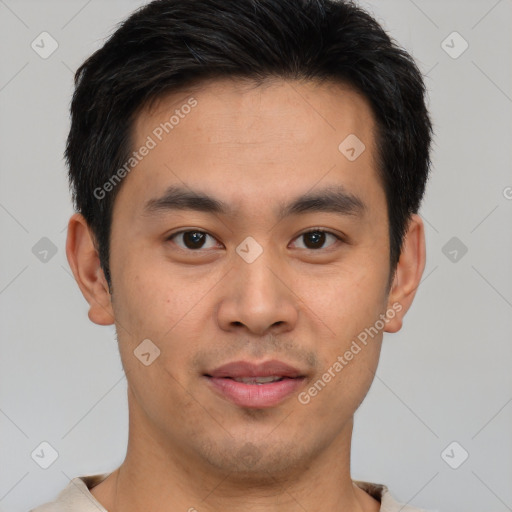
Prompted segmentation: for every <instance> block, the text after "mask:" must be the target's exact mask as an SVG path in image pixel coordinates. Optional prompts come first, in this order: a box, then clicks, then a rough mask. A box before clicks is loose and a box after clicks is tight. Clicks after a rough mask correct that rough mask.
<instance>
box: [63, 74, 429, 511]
mask: <svg viewBox="0 0 512 512" xmlns="http://www.w3.org/2000/svg"><path fill="white" fill-rule="evenodd" d="M191 95H193V97H194V98H195V99H196V100H197V102H198V104H197V106H196V107H195V108H194V109H192V111H191V112H190V114H188V115H187V116H185V117H184V119H181V120H180V123H179V125H177V126H175V128H174V129H173V131H172V132H170V133H169V134H168V135H166V136H165V137H164V138H163V140H162V141H161V142H159V143H158V145H157V146H156V147H155V148H154V149H152V150H151V151H150V152H149V154H148V155H147V156H146V157H145V158H144V159H143V160H142V161H141V162H140V163H139V164H138V165H137V166H136V167H135V168H134V170H133V171H132V172H131V173H130V174H128V175H127V176H126V178H124V180H123V183H122V185H121V189H120V191H119V194H118V196H117V198H116V200H115V203H114V213H113V222H112V231H111V256H110V268H111V275H112V284H113V295H112V296H111V295H110V294H109V292H108V286H107V283H106V281H105V278H104V275H103V272H102V270H101V267H100V265H99V260H98V255H97V252H96V249H95V245H94V243H93V236H92V233H91V231H90V230H89V228H88V226H87V223H86V222H85V220H84V219H83V217H82V216H81V215H80V214H75V215H73V216H72V217H71V219H70V221H69V226H68V240H67V256H68V260H69V263H70V266H71V269H72V271H73V273H74V276H75V278H76V281H77V283H78V285H79V287H80V289H81V291H82V293H83V295H84V297H85V298H86V300H87V301H88V303H89V305H90V309H89V318H90V320H91V321H92V322H94V323H96V324H98V325H110V324H112V323H114V322H115V325H116V329H117V333H118V342H119V350H120V355H121V359H122V363H123V366H124V369H125V372H126V377H127V382H128V403H129V442H128V449H127V455H126V458H125V460H124V462H123V464H122V465H121V466H120V467H119V468H118V469H117V470H115V471H114V472H113V473H112V474H111V475H110V476H109V477H108V478H107V479H106V480H104V481H103V482H102V483H100V484H99V485H97V486H96V487H94V488H93V489H92V491H91V492H92V494H93V496H94V497H95V498H96V499H97V500H98V501H99V502H100V503H101V504H102V505H103V506H104V507H105V508H107V509H108V510H109V512H120V511H121V510H122V511H123V512H132V511H133V512H135V511H137V510H143V509H144V510H151V511H152V512H170V511H174V510H189V509H191V508H192V507H194V508H195V509H196V510H198V511H199V512H202V511H205V512H206V511H223V512H229V511H232V510H233V511H234V510H239V509H240V508H243V509H244V510H246V511H263V510H265V511H280V512H288V511H299V510H300V511H303V510H307V511H309V512H314V511H320V510H333V511H334V510H336V511H345V512H349V511H350V512H356V511H357V512H360V511H365V512H366V511H377V510H379V508H380V504H379V503H378V502H377V501H376V500H375V499H374V498H372V497H370V496H369V495H368V494H367V493H365V492H364V491H363V490H361V489H360V488H359V487H357V486H356V485H355V484H354V483H353V482H352V480H351V475H350V446H351V436H352V427H353V416H354V412H355V411H356V410H357V408H358V407H359V405H360V403H361V402H362V400H363V399H364V397H365V396H366V394H367V392H368V390H369V388H370V385H371V383H372V381H373V378H374V373H375V371H376V369H377V365H378V360H379V355H380V349H381V343H382V330H381V331H380V332H379V334H378V335H377V336H375V337H374V338H373V339H371V340H370V341H369V342H368V344H367V345H366V346H364V348H363V349H362V350H361V351H360V352H359V353H358V354H357V355H355V356H354V357H353V359H352V360H351V361H349V362H348V364H347V365H346V366H344V367H343V369H342V371H340V372H338V373H337V374H336V377H335V378H332V379H331V381H330V382H329V383H328V384H327V385H326V386H325V387H324V388H323V389H322V390H321V392H319V393H318V394H317V395H316V396H315V397H314V398H312V399H311V401H310V402H309V403H308V404H307V405H305V404H302V403H300V401H299V400H298V393H294V394H293V395H292V396H290V397H288V398H287V399H286V400H285V401H283V402H282V403H280V404H279V405H277V406H275V407H271V408H267V409H247V408H242V407H239V406H237V405H234V404H233V403H232V402H230V401H228V400H226V399H224V398H223V397H221V396H219V395H217V394H216V393H214V392H212V390H211V389H210V386H208V385H207V383H206V382H205V378H204V377H203V373H204V372H205V371H206V370H208V369H212V368H216V367H218V366H220V365H222V364H225V363H227V362H230V361H236V360H249V361H252V362H261V361H266V360H269V359H279V360H281V361H284V362H286V363H288V364H291V365H292V366H295V367H297V368H299V369H301V370H302V371H304V373H306V374H307V378H306V379H305V382H304V383H303V386H302V387H301V388H300V389H299V392H303V391H305V390H306V391H307V390H308V389H309V388H310V387H311V386H312V385H313V383H314V382H316V381H317V380H318V379H319V378H321V377H322V375H323V374H324V373H325V372H326V371H327V369H328V368H329V367H332V365H333V363H334V362H335V361H336V360H337V357H338V356H340V355H343V354H344V353H345V352H346V351H347V350H348V349H349V348H350V346H351V343H352V341H353V340H354V339H356V338H357V335H358V334H359V333H361V332H362V331H364V329H365V328H368V327H370V326H373V325H375V322H376V320H378V319H379V315H381V314H385V313H386V311H387V310H389V309H390V308H391V309H393V304H395V308H396V304H399V305H400V307H401V310H400V311H399V312H396V314H395V316H394V318H393V319H390V320H389V321H388V322H387V323H386V325H385V327H384V331H386V332H396V331H398V330H400V328H401V327H402V320H403V316H404V315H405V313H406V312H407V310H408V309H409V307H410V305H411V303H412V301H413V298H414V295H415V291H416V289H417V287H418V285H419V282H420V278H421V275H422V273H423V270H424V266H425V236H424V229H423V224H422V221H421V219H420V217H418V216H417V215H413V216H412V218H411V221H410V224H409V229H408V232H407V236H406V239H405V243H404V247H403V250H402V254H401V258H400V262H399V264H398V267H397V272H396V275H395V278H394V280H393V283H392V286H391V289H389V288H388V286H387V285H388V279H389V277H390V265H389V237H388V219H387V214H386V212H387V210H386V199H385V195H384V190H383V188H382V185H381V182H380V180H379V178H378V176H377V172H376V150H375V145H374V135H373V134H374V129H375V122H374V118H373V114H372V111H371V109H370V107H369V105H368V103H367V101H366V100H365V99H364V97H362V96H361V95H360V94H358V93H357V92H356V91H354V90H352V89H351V88H350V87H348V86H346V85H340V84H332V83H322V84H320V83H313V82H298V81H284V80H274V81H272V82H269V83H266V84H264V85H263V86H259V87H256V86H254V84H253V85H248V84H247V83H245V82H242V81H240V80H238V81H234V80H218V81H213V82H209V83H206V84H202V85H201V87H196V88H195V89H194V90H192V89H189V90H187V91H181V93H180V94H173V95H168V96H166V97H164V98H161V99H160V100H159V101H158V102H157V103H156V104H155V105H153V107H152V108H151V109H145V110H143V111H142V112H141V113H140V114H139V115H138V117H137V119H136V122H135V124H134V127H133V128H134V144H133V146H134V148H139V147H140V146H141V145H142V144H144V141H145V140H146V138H147V136H148V135H149V134H151V133H152V130H154V128H155V127H156V126H158V125H159V123H160V122H163V121H165V120H168V119H169V117H170V115H172V113H173V111H174V110H175V109H176V108H180V106H181V105H183V104H184V103H185V102H186V101H187V99H188V98H189V97H190V96H191ZM348 134H356V135H357V137H358V138H359V139H360V140H361V141H363V142H364V144H365V146H366V150H365V151H364V152H363V153H362V154H361V155H360V156H359V157H358V158H357V159H356V160H355V161H352V162H351V161H349V160H348V159H347V158H346V157H345V156H344V155H343V154H342V153H341V152H340V151H339V150H338V146H339V144H340V142H341V141H342V140H344V139H345V137H346V136H347V135H348ZM183 184H185V185H186V186H187V187H189V188H191V189H194V190H199V191H201V192H206V193H208V194H211V195H213V196H215V197H217V198H219V199H221V200H223V201H225V202H226V203H228V204H229V205H230V206H231V207H232V208H233V209H234V212H235V213H234V215H220V214H218V215H216V214H211V213H205V212H197V211H165V212H160V214H159V215H157V216H145V215H144V214H143V206H144V204H145V203H146V201H148V200H149V199H151V198H154V197H159V196H160V195H161V194H162V193H163V192H164V191H165V190H166V188H167V187H168V186H169V185H183ZM325 185H342V186H343V187H344V188H345V190H346V191H348V192H350V193H351V194H353V195H355V196H357V197H359V198H360V199H361V200H362V201H363V202H364V204H365V205H366V208H365V210H364V213H363V214H362V215H360V216H356V215H339V214H336V213H329V212H327V213H326V212H312V213H311V212H310V213H306V214H302V215H294V216H290V217H288V218H284V219H282V220H280V221H277V220H276V217H275V214H274V213H275V212H274V209H275V207H276V205H277V204H280V203H286V202H288V201H291V200H292V199H293V198H295V197H297V196H299V195H301V194H303V193H305V192H308V191H310V190H315V189H317V188H319V187H323V186H325ZM185 228H189V230H192V231H193V230H201V231H204V232H206V233H208V234H209V235H210V236H208V237H206V240H205V246H204V248H200V249H190V248H188V249H187V246H186V245H185V243H186V240H184V238H183V236H178V237H175V238H174V239H171V240H167V238H168V237H169V236H170V235H171V234H173V233H176V232H178V231H180V229H185ZM310 228H322V229H324V230H328V231H331V232H333V233H335V234H339V235H343V236H344V240H345V242H340V241H337V240H336V239H335V238H334V237H332V236H331V235H326V239H325V241H324V242H323V245H322V243H321V242H320V243H319V244H318V247H319V248H316V249H315V248H313V249H308V245H306V244H308V243H309V244H310V246H311V239H310V238H307V237H304V236H300V235H301V234H302V233H304V232H305V231H307V230H308V229H310ZM248 236H251V237H253V238H254V239H255V240H256V241H257V242H258V243H259V244H260V246H261V247H262V248H263V253H262V254H261V255H260V256H259V257H258V258H257V259H256V260H255V261H254V262H252V263H250V264H249V263H247V262H246V261H245V260H244V259H242V258H241V257H240V256H239V255H238V254H237V252H236V251H235V249H236V248H237V246H238V245H239V244H240V243H241V242H242V241H243V240H244V239H245V238H246V237H248ZM180 247H181V249H180ZM188 247H190V245H189V246H188ZM187 251H188V252H187ZM194 251H195V252H194ZM198 251H199V254H198ZM147 338H149V339H150V340H152V342H153V343H154V344H155V345H156V346H158V348H159V349H160V355H159V357H157V358H156V359H155V360H154V361H153V362H152V363H151V364H150V365H149V366H145V365H144V364H141V361H140V360H139V359H138V358H137V357H135V355H134V350H135V349H136V348H137V346H138V345H139V344H140V343H141V341H142V340H144V339H147ZM244 453H245V454H247V453H249V454H252V455H253V458H252V459H250V458H249V459H247V458H246V459H243V458H242V457H241V455H242V454H244Z"/></svg>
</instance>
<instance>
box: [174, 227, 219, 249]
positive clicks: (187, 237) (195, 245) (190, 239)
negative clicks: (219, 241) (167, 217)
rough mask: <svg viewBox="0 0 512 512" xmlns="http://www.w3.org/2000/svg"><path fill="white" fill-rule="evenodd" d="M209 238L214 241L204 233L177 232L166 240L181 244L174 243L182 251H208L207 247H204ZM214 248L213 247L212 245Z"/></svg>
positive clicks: (192, 231)
mask: <svg viewBox="0 0 512 512" xmlns="http://www.w3.org/2000/svg"><path fill="white" fill-rule="evenodd" d="M208 237H210V238H211V239H212V240H215V239H214V238H213V237H212V236H210V235H209V234H208V233H205V232H204V231H196V230H190V231H179V232H178V233H174V234H173V235H171V236H170V237H169V238H168V239H167V240H173V239H176V240H179V241H180V242H181V244H180V243H178V242H174V243H176V245H177V246H178V247H180V248H181V249H184V250H191V251H194V250H198V249H205V248H206V249H208V248H209V247H207V246H206V247H205V244H206V240H207V239H208ZM214 246H215V245H214Z"/></svg>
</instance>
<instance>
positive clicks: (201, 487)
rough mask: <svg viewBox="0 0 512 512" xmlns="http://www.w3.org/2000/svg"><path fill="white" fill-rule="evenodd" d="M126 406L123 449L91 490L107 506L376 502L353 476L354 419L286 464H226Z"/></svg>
mask: <svg viewBox="0 0 512 512" xmlns="http://www.w3.org/2000/svg"><path fill="white" fill-rule="evenodd" d="M135 416H136V415H134V414H130V434H129V441H128V450H127V456H126V458H125V460H124V462H123V464H122V465H121V466H120V467H119V468H118V469H117V470H116V471H114V472H113V473H112V474H111V475H109V477H108V478H107V479H106V480H105V481H104V482H102V483H101V484H99V485H98V486H97V487H95V488H94V489H93V490H92V491H91V493H92V494H93V496H94V497H95V498H96V499H97V500H98V501H99V502H100V503H101V504H102V505H103V506H104V507H105V508H106V509H107V510H108V511H109V512H121V511H122V512H136V511H140V510H151V511H152V512H171V511H175V510H182V511H189V512H196V511H197V512H220V511H222V512H231V511H235V510H236V511H238V510H240V509H243V510H245V511H246V512H260V511H265V512H278V511H279V512H298V511H300V512H303V511H304V510H307V511H308V512H316V511H318V512H320V511H325V510H332V511H338V512H377V511H379V510H380V504H379V503H378V502H377V501H376V500H375V499H374V498H372V497H371V496H369V495H368V494H367V493H365V492H364V491H363V490H362V489H360V488H359V487H357V486H356V485H355V484H353V482H352V479H351V476H350V444H351V437H352V427H353V421H352V420H350V421H349V422H347V424H346V425H345V427H344V428H343V430H342V431H341V432H340V433H339V435H338V436H336V437H335V439H334V441H333V442H332V443H331V444H329V445H327V446H323V447H322V448H321V449H319V450H318V451H317V452H315V454H314V457H310V458H309V459H307V460H304V461H302V462H299V463H297V464H294V465H293V466H292V467H289V468H287V470H281V471H280V472H274V471H271V470H268V469H267V470H264V471H263V470H262V471H251V470H249V469H248V470H247V471H246V472H245V473H240V472H239V471H237V472H235V471H232V472H231V473H230V472H227V471H223V470H220V469H219V468H216V467H213V466H212V465H211V464H210V463H209V462H207V461H205V460H204V459H201V458H200V457H199V456H198V455H197V454H195V453H192V452H187V451H186V449H183V447H182V446H179V443H176V446H173V445H172V443H170V442H169V441H168V440H166V439H162V438H159V433H158V432H155V429H149V428H148V425H147V424H145V423H144V422H143V421H140V417H135Z"/></svg>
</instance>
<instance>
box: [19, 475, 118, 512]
mask: <svg viewBox="0 0 512 512" xmlns="http://www.w3.org/2000/svg"><path fill="white" fill-rule="evenodd" d="M109 474H110V473H101V474H95V475H85V476H79V477H76V478H73V479H72V480H71V481H70V482H69V484H68V485H67V486H66V487H65V488H64V489H63V490H62V491H61V492H60V493H59V495H58V496H57V498H56V499H55V501H51V502H47V503H44V504H42V505H39V506H38V507H36V508H33V509H31V510H30V511H29V512H98V511H99V512H107V511H106V510H105V508H104V507H103V506H102V505H101V503H99V502H98V501H97V500H96V499H95V498H94V496H93V495H92V494H91V492H90V491H89V489H92V487H94V486H96V485H98V484H99V483H100V482H102V481H103V480H105V478H107V476H108V475H109Z"/></svg>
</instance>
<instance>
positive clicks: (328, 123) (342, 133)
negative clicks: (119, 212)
mask: <svg viewBox="0 0 512 512" xmlns="http://www.w3.org/2000/svg"><path fill="white" fill-rule="evenodd" d="M374 131H375V122H374V117H373V113H372V110H371V108H370V106H369V104H368V102H367V100H366V99H365V98H364V97H363V96H362V95H361V94H360V93H358V92H357V91H356V90H354V89H353V88H351V87H350V86H348V85H345V84H340V83H333V82H323V83H320V82H312V81H288V80H280V79H275V80H269V81H267V82H264V83H263V84H260V85H257V84H255V83H254V82H251V81H248V80H233V79H224V80H215V81H210V82H203V83H201V84H197V85H196V86H194V87H190V88H188V89H186V90H181V91H179V92H173V93H172V94H167V95H165V96H162V97H161V98H159V99H158V100H156V101H154V102H153V103H152V104H151V105H150V106H149V107H146V108H145V109H143V110H142V111H141V112H140V113H139V114H138V116H137V118H136V120H135V123H134V125H133V136H132V149H133V150H134V151H138V149H140V148H142V147H143V146H144V145H148V141H149V140H150V139H151V141H152V143H151V146H152V148H151V150H150V151H148V152H146V155H145V156H144V158H143V159H141V160H140V162H139V163H137V166H136V168H135V170H134V171H133V172H130V174H129V175H128V176H127V177H126V178H125V180H126V181H127V182H128V183H125V184H123V189H124V188H126V189H128V190H127V191H121V192H120V195H125V196H130V198H129V199H130V201H131V202H132V204H135V203H137V202H139V203H140V206H141V207H142V203H141V201H142V199H146V200H147V198H149V197H152V196H155V195H158V194H159V193H161V192H162V190H164V189H166V188H167V187H169V186H170V185H173V184H180V185H184V184H185V185H189V186H191V187H193V188H195V189H197V188H200V189H202V190H204V189H205V187H206V188H207V189H208V191H211V192H215V193H216V194H215V195H216V196H217V197H224V198H225V199H226V200H227V201H230V202H233V201H234V202H238V203H240V204H241V203H243V202H247V201H248V200H250V198H251V197H253V198H254V197H255V194H256V195H257V196H261V197H269V198H270V197H271V196H279V197H281V198H285V197H287V196H289V195H290V194H293V195H298V194H299V193H302V194H303V193H305V192H307V191H308V190H309V189H312V188H314V187H315V185H316V184H317V183H320V182H322V185H327V186H329V185H333V184H337V183H341V184H343V186H344V187H345V188H346V189H347V190H348V191H349V192H353V193H354V194H356V193H357V192H358V191H359V192H360V191H361V190H363V189H365V188H368V185H372V186H373V187H375V186H380V185H379V178H378V175H377V173H376V171H375V169H376V155H375V143H374ZM347 150H348V153H347ZM361 151H362V152H361ZM354 152H355V153H356V155H355V156H356V158H353V157H354ZM360 152H361V153H360ZM358 153H360V155H358ZM130 183H131V184H130ZM227 191H231V193H230V194H227ZM233 191H236V194H233ZM293 191H295V192H296V194H294V193H293ZM139 199H140V201H139ZM278 199H279V198H278Z"/></svg>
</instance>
